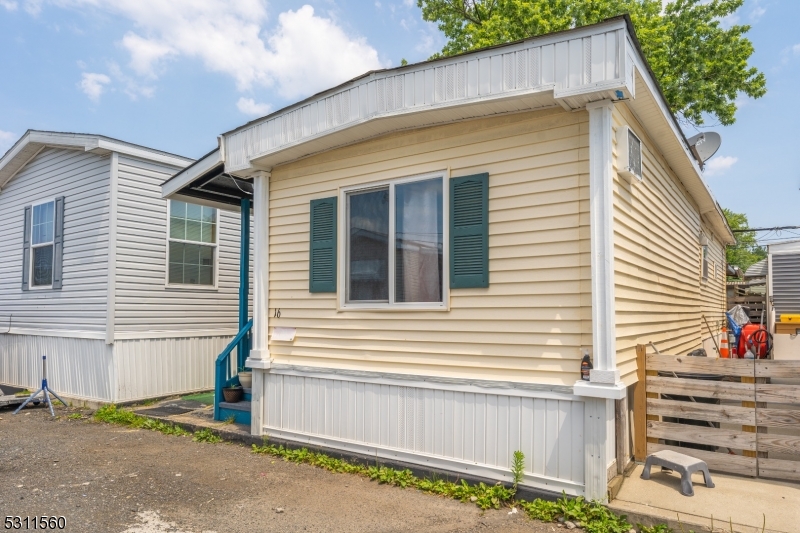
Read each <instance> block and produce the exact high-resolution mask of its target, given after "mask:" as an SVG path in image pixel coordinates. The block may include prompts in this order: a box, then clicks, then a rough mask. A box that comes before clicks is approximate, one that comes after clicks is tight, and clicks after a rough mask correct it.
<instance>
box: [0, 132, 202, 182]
mask: <svg viewBox="0 0 800 533" xmlns="http://www.w3.org/2000/svg"><path fill="white" fill-rule="evenodd" d="M47 147H51V148H63V149H67V150H82V151H85V152H91V153H95V154H101V155H104V154H109V153H111V152H117V153H120V154H124V155H128V156H132V157H137V158H140V159H146V160H148V161H153V162H156V163H162V164H165V165H169V166H174V167H176V168H183V167H185V166H186V165H188V164H190V163H192V161H193V160H192V159H190V158H188V157H183V156H179V155H175V154H170V153H168V152H162V151H161V150H155V149H152V148H147V147H145V146H140V145H137V144H133V143H129V142H125V141H120V140H118V139H112V138H110V137H105V136H103V135H94V134H86V133H63V132H54V131H39V130H28V131H26V132H25V134H24V135H23V136H22V137H20V138H19V140H17V142H16V143H14V145H13V146H12V147H11V148H10V149H9V150H8V151H7V152H6V153H5V154H4V155H3V157H2V158H0V191H2V189H3V187H5V186H6V184H7V183H8V182H9V181H11V179H12V178H14V176H16V175H17V174H18V173H19V172H20V171H21V170H22V169H23V168H25V166H26V165H27V164H28V163H29V162H30V161H31V160H32V159H33V158H34V157H36V156H37V155H38V154H39V152H41V151H42V150H43V149H44V148H47Z"/></svg>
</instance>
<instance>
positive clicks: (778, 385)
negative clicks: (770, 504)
mask: <svg viewBox="0 0 800 533" xmlns="http://www.w3.org/2000/svg"><path fill="white" fill-rule="evenodd" d="M637 363H638V365H639V368H638V376H639V383H637V386H636V389H635V392H634V455H635V457H636V460H637V461H643V460H644V459H645V458H646V455H647V454H649V453H653V452H656V451H658V450H665V449H670V450H676V451H680V452H682V453H686V454H688V455H692V456H694V457H697V458H699V459H703V460H704V461H706V463H708V466H709V468H710V469H711V470H715V471H719V472H727V473H732V474H739V475H745V476H753V477H756V476H758V477H768V478H776V479H784V480H791V481H800V362H796V361H767V360H765V361H754V360H746V359H719V358H706V357H686V356H675V355H662V354H651V353H647V352H646V349H645V347H644V346H642V345H640V346H638V347H637ZM793 379H794V380H798V381H796V382H795V383H796V384H792V382H791V380H793ZM781 381H783V382H781ZM693 400H694V401H693ZM692 446H702V448H701V449H697V448H694V447H692Z"/></svg>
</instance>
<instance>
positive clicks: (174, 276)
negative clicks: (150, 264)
mask: <svg viewBox="0 0 800 533" xmlns="http://www.w3.org/2000/svg"><path fill="white" fill-rule="evenodd" d="M169 282H170V283H175V284H178V285H180V284H182V283H183V263H170V264H169Z"/></svg>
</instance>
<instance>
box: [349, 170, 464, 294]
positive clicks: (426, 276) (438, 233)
mask: <svg viewBox="0 0 800 533" xmlns="http://www.w3.org/2000/svg"><path fill="white" fill-rule="evenodd" d="M445 176H446V174H445V173H444V172H439V173H433V174H425V175H420V176H412V177H406V178H400V179H395V180H391V181H385V182H380V183H372V184H369V185H362V186H355V187H347V188H343V189H341V190H340V206H341V209H339V213H340V224H339V227H340V228H341V230H340V232H341V237H342V239H341V240H340V243H341V244H342V246H341V247H340V251H343V252H344V253H339V276H340V280H339V281H340V283H339V287H341V288H343V289H344V290H340V291H339V293H340V295H339V298H340V301H339V303H340V307H341V308H370V309H432V308H433V309H444V308H446V302H447V301H448V295H449V293H448V291H449V263H448V261H449V260H448V248H449V245H448V231H449V230H448V226H449V224H448V221H449V218H448V209H449V201H448V194H447V185H448V184H447V181H446V179H445Z"/></svg>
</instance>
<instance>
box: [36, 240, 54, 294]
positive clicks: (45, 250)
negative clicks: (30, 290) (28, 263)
mask: <svg viewBox="0 0 800 533" xmlns="http://www.w3.org/2000/svg"><path fill="white" fill-rule="evenodd" d="M52 284H53V245H52V244H51V245H50V246H41V247H39V248H34V249H33V286H34V287H36V286H43V285H52Z"/></svg>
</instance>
